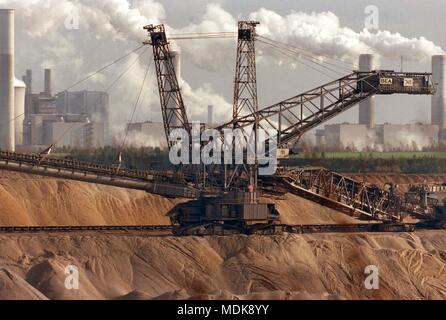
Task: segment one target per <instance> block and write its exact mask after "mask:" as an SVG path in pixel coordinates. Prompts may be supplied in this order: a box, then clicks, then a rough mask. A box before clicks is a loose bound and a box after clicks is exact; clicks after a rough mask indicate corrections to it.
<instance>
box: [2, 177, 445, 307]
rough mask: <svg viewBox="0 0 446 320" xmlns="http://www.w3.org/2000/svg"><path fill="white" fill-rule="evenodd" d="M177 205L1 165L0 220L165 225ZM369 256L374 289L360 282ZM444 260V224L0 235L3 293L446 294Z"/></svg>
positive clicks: (289, 215)
mask: <svg viewBox="0 0 446 320" xmlns="http://www.w3.org/2000/svg"><path fill="white" fill-rule="evenodd" d="M369 178H370V179H375V182H374V183H378V182H380V181H384V180H380V179H386V180H387V178H385V177H384V178H382V177H379V176H375V177H372V176H369V177H367V179H369ZM400 178H401V179H403V178H404V179H407V177H400ZM411 179H412V178H411ZM400 181H403V180H400ZM404 181H406V180H404ZM407 181H412V180H407ZM385 182H387V181H385ZM396 182H398V181H396ZM179 201H181V200H172V199H167V198H163V197H160V196H155V195H150V194H147V193H144V192H140V191H133V190H126V189H119V188H113V187H108V186H99V185H92V184H85V183H81V182H73V181H63V180H57V179H52V178H40V177H34V176H27V175H23V174H17V173H4V172H0V224H1V225H57V224H58V225H70V224H72V225H79V224H80V225H95V224H97V225H99V224H110V225H123V224H168V223H169V220H168V219H167V218H166V217H165V214H166V212H168V211H169V210H170V209H171V208H172V207H173V206H174V205H175V204H176V203H178V202H179ZM275 201H276V202H277V205H278V208H279V210H280V212H281V214H282V221H283V222H284V223H296V224H298V223H346V222H354V221H356V220H354V219H352V218H350V217H348V216H345V215H343V214H341V213H338V212H336V211H333V210H331V209H328V208H325V207H321V206H319V205H317V204H315V203H313V202H310V201H307V200H305V199H302V198H299V197H297V196H295V195H291V194H287V195H286V197H285V199H284V200H275ZM372 264H373V265H376V266H377V267H378V268H379V277H380V283H379V289H378V290H367V289H365V287H364V279H365V277H366V275H365V274H364V268H365V267H366V266H367V265H372ZM70 265H71V266H76V267H77V268H78V270H79V289H78V290H68V289H66V288H65V280H66V276H67V274H66V273H65V271H66V268H67V266H70ZM445 267H446V232H445V231H423V232H416V233H413V234H408V233H386V234H384V233H380V234H378V233H375V234H314V235H289V234H284V235H277V236H249V237H248V236H242V235H238V236H230V237H229V236H228V237H217V236H215V237H201V238H200V237H172V236H146V235H141V234H140V235H128V234H125V233H121V234H101V235H98V234H94V233H79V234H70V235H67V234H52V235H45V234H21V235H19V234H2V235H0V299H86V298H89V299H188V298H193V299H351V298H358V299H370V298H378V299H445V298H446V271H445V270H446V268H445Z"/></svg>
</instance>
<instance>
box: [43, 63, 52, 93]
mask: <svg viewBox="0 0 446 320" xmlns="http://www.w3.org/2000/svg"><path fill="white" fill-rule="evenodd" d="M43 80H44V89H43V92H44V93H45V94H47V95H49V96H51V69H45V78H44V79H43Z"/></svg>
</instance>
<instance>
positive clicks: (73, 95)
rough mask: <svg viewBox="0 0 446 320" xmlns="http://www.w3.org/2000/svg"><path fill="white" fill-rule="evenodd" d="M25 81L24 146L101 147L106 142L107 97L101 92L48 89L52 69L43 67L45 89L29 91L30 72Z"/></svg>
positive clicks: (107, 120)
mask: <svg viewBox="0 0 446 320" xmlns="http://www.w3.org/2000/svg"><path fill="white" fill-rule="evenodd" d="M23 79H24V80H25V82H26V97H25V117H24V120H23V148H24V149H26V150H39V149H41V148H42V147H44V146H48V145H51V144H53V145H55V146H56V147H64V146H65V147H75V148H100V147H103V146H105V145H106V144H109V141H107V137H109V96H108V94H107V93H106V92H100V91H77V92H62V93H59V94H57V95H56V96H54V95H53V94H52V92H51V70H50V69H45V78H44V90H43V91H42V92H40V93H33V92H32V71H31V70H27V71H26V75H25V76H24V77H23Z"/></svg>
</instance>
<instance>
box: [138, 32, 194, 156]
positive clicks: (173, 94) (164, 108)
mask: <svg viewBox="0 0 446 320" xmlns="http://www.w3.org/2000/svg"><path fill="white" fill-rule="evenodd" d="M144 29H145V30H147V31H148V32H149V35H150V42H146V43H147V44H151V45H152V47H153V58H154V60H155V69H156V77H157V81H158V87H159V95H160V103H161V112H162V115H163V123H164V129H165V133H166V138H167V144H168V146H169V148H170V147H172V145H173V144H174V141H170V138H169V137H170V134H171V132H172V131H173V130H174V129H179V128H181V129H185V130H186V132H187V133H188V134H189V137H190V136H191V128H190V123H189V121H188V119H187V114H186V108H185V107H184V102H183V97H182V95H181V90H180V86H179V84H178V79H177V76H176V73H175V68H174V65H173V61H172V53H171V51H170V46H169V41H168V40H167V37H166V33H165V30H164V25H157V26H153V25H148V26H145V27H144Z"/></svg>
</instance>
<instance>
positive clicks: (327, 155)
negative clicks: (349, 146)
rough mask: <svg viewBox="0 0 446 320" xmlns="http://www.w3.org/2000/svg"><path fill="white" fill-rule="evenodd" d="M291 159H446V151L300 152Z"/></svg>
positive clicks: (291, 156)
mask: <svg viewBox="0 0 446 320" xmlns="http://www.w3.org/2000/svg"><path fill="white" fill-rule="evenodd" d="M290 158H291V159H306V158H319V159H320V158H323V159H354V158H374V159H421V158H436V159H446V151H414V152H412V151H411V152H405V151H401V152H400V151H398V152H393V151H391V152H378V151H373V152H349V151H340V152H300V153H298V154H293V155H290Z"/></svg>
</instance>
